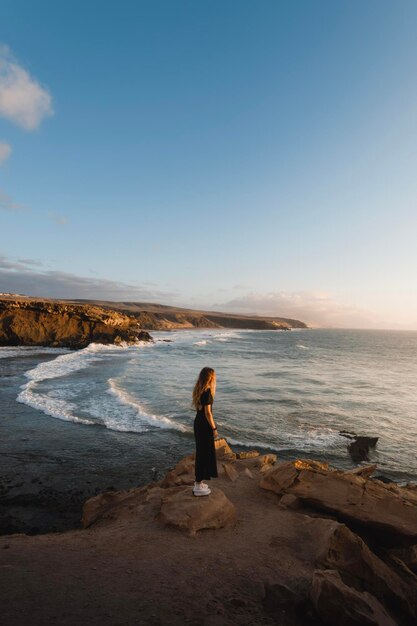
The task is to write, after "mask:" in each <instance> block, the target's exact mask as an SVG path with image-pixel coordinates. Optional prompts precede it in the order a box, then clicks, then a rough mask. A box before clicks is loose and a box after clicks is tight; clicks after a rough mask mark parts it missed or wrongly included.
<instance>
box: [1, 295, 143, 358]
mask: <svg viewBox="0 0 417 626" xmlns="http://www.w3.org/2000/svg"><path fill="white" fill-rule="evenodd" d="M150 339H151V338H150V336H149V334H148V333H147V332H145V331H143V330H142V328H141V326H140V323H139V321H138V320H137V319H136V318H134V317H131V316H129V315H126V314H124V313H121V312H120V311H110V310H109V309H103V308H102V307H99V306H92V305H87V304H69V303H67V302H56V301H48V300H40V299H39V300H38V299H35V298H25V297H23V296H22V297H6V296H4V297H1V298H0V346H34V345H38V346H52V347H66V348H85V347H86V346H88V344H89V343H91V342H98V343H116V344H117V343H121V342H124V341H126V342H129V343H131V342H136V341H138V340H142V341H149V340H150Z"/></svg>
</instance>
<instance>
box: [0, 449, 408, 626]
mask: <svg viewBox="0 0 417 626" xmlns="http://www.w3.org/2000/svg"><path fill="white" fill-rule="evenodd" d="M216 447H217V465H218V470H219V477H218V479H216V480H212V481H211V484H210V487H211V490H212V491H211V494H210V495H209V496H208V497H199V498H196V497H194V496H193V495H192V491H191V489H192V484H193V480H194V455H192V454H191V455H189V456H187V457H185V458H183V459H182V460H181V461H180V462H179V463H178V464H177V465H176V466H175V467H174V468H173V469H172V470H171V471H169V472H168V474H167V475H166V476H165V477H164V478H162V479H161V480H159V481H158V482H154V483H151V484H149V485H146V486H144V487H139V488H134V489H130V490H128V491H120V492H116V491H108V492H107V493H103V494H100V495H98V496H96V497H94V498H92V499H90V500H88V501H87V502H86V503H85V505H84V510H83V519H82V522H83V526H84V530H76V531H69V532H66V533H62V534H59V533H56V534H49V535H38V536H36V537H29V536H27V535H23V534H16V535H11V536H5V537H2V538H0V556H1V559H2V566H1V567H0V602H1V606H2V617H3V619H4V623H7V624H8V625H9V626H29V625H30V626H32V624H41V623H42V624H44V623H48V624H49V623H60V624H61V623H62V624H65V625H66V626H75V625H76V624H84V623H88V624H97V625H98V624H100V625H101V626H114V625H115V624H116V623H117V624H126V625H128V624H136V623H140V624H154V625H159V626H163V625H165V624H169V625H170V626H171V625H174V626H183V625H184V624H190V626H201V625H203V626H236V625H241V626H244V625H245V626H247V625H248V624H259V625H261V624H263V625H264V626H273V625H274V624H275V625H276V624H280V625H281V626H325V625H327V626H335V625H336V624H338V625H340V626H365V625H367V626H395V625H397V626H415V624H416V623H417V575H416V574H417V551H416V548H417V491H416V488H415V486H411V485H409V486H408V487H403V488H401V487H399V486H397V485H394V484H391V485H386V484H384V483H382V482H380V481H379V480H376V479H375V480H373V479H372V478H371V475H372V472H373V470H374V469H375V468H374V467H372V466H367V467H366V466H359V467H358V468H356V469H355V470H353V471H350V472H342V471H339V470H335V469H332V468H330V467H329V466H328V465H327V464H325V463H319V462H317V461H309V460H298V461H293V462H284V463H280V462H279V459H277V457H276V455H274V454H266V455H260V454H259V452H257V451H251V452H243V453H237V454H236V453H234V452H233V450H231V449H230V447H229V446H228V444H227V442H226V441H225V440H224V439H223V440H219V441H218V442H217V443H216ZM28 564H29V565H28ZM29 566H30V567H29Z"/></svg>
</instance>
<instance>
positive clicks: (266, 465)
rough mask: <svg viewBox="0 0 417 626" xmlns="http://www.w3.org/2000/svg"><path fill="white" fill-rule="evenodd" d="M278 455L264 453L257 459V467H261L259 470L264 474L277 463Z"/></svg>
mask: <svg viewBox="0 0 417 626" xmlns="http://www.w3.org/2000/svg"><path fill="white" fill-rule="evenodd" d="M276 461H277V455H276V454H263V455H262V456H260V457H259V458H258V459H256V467H258V468H259V471H260V472H261V473H262V474H264V473H266V472H268V471H269V470H270V469H271V467H272V466H273V465H274V464H275V463H276Z"/></svg>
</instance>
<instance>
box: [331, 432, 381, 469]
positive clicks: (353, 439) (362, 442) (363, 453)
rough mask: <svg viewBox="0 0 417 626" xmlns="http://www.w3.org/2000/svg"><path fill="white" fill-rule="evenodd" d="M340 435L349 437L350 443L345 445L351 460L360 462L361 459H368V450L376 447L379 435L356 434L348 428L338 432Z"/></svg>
mask: <svg viewBox="0 0 417 626" xmlns="http://www.w3.org/2000/svg"><path fill="white" fill-rule="evenodd" d="M339 434H340V435H341V436H342V437H346V439H350V443H349V444H348V446H347V449H348V451H349V454H350V456H351V458H352V461H355V463H361V462H362V461H369V456H368V455H369V451H370V449H371V448H372V449H373V448H375V447H376V444H377V443H378V439H379V437H367V436H363V435H356V434H355V433H351V432H349V431H348V430H341V431H340V433H339Z"/></svg>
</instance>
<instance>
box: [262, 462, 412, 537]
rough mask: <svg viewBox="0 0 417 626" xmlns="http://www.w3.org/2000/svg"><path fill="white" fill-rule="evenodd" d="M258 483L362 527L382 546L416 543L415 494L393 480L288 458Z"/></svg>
mask: <svg viewBox="0 0 417 626" xmlns="http://www.w3.org/2000/svg"><path fill="white" fill-rule="evenodd" d="M260 486H261V487H262V488H263V489H268V490H271V491H274V492H275V493H277V494H281V495H282V494H284V493H290V494H293V495H295V496H297V498H299V499H301V500H303V501H304V502H305V503H307V504H310V505H311V506H314V507H316V508H318V509H320V510H322V511H327V512H329V513H332V514H335V515H336V516H337V517H338V519H341V520H343V521H345V522H346V523H350V524H355V525H356V526H357V527H366V528H367V529H368V530H371V531H372V533H373V534H374V536H375V535H378V538H379V540H380V541H382V542H383V543H385V544H386V545H390V546H395V545H404V544H410V543H413V542H417V494H415V493H413V492H412V491H409V490H406V489H401V488H400V487H398V486H396V485H394V484H390V485H386V484H384V483H382V482H381V481H379V480H370V479H368V480H367V479H366V478H363V477H362V476H360V475H357V474H356V475H355V474H353V473H352V472H342V471H338V470H332V469H330V468H329V467H328V465H327V464H325V463H318V462H316V461H292V462H289V463H284V464H282V465H278V466H277V467H275V468H273V469H272V470H271V471H269V472H268V473H267V474H265V476H264V477H263V478H262V480H261V482H260Z"/></svg>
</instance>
